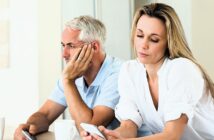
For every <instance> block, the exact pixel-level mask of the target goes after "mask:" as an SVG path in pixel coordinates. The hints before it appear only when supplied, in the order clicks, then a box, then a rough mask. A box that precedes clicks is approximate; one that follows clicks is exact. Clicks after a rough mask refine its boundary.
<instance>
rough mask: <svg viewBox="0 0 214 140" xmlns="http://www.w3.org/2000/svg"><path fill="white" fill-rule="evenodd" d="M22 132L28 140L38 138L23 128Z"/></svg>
mask: <svg viewBox="0 0 214 140" xmlns="http://www.w3.org/2000/svg"><path fill="white" fill-rule="evenodd" d="M22 134H23V135H24V136H25V137H26V138H27V140H36V137H35V136H33V135H31V134H30V133H29V132H28V131H26V130H22Z"/></svg>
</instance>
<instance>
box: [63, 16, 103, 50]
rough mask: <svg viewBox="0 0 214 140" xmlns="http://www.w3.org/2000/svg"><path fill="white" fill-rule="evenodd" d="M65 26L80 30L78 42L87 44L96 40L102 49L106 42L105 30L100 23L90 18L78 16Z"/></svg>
mask: <svg viewBox="0 0 214 140" xmlns="http://www.w3.org/2000/svg"><path fill="white" fill-rule="evenodd" d="M65 26H66V27H67V28H71V29H76V30H80V35H79V39H80V40H82V41H84V42H88V43H90V42H92V41H94V40H96V41H98V42H99V43H100V45H101V46H102V47H103V44H104V42H105V40H106V28H105V26H104V24H103V23H102V22H101V21H99V20H97V19H95V18H93V17H90V16H79V17H76V18H74V19H72V20H71V21H68V22H67V23H66V25H65Z"/></svg>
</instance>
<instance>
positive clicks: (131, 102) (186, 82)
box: [83, 3, 214, 140]
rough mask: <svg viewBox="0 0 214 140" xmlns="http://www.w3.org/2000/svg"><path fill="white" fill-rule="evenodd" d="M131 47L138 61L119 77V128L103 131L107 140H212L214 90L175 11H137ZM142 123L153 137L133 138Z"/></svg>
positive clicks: (150, 7) (155, 6)
mask: <svg viewBox="0 0 214 140" xmlns="http://www.w3.org/2000/svg"><path fill="white" fill-rule="evenodd" d="M132 44H133V47H134V49H135V51H136V54H137V59H136V60H131V61H128V62H126V63H125V64H124V65H123V67H122V69H121V72H120V76H119V93H120V101H119V103H118V105H117V107H116V110H115V114H116V117H117V118H118V119H119V120H120V122H121V125H120V127H119V128H117V129H115V130H114V131H110V130H107V129H105V128H104V127H100V130H101V131H102V132H103V133H104V134H105V135H106V136H107V138H108V139H128V138H133V139H139V140H178V139H182V140H202V139H206V140H208V139H209V140H211V139H212V140H213V139H214V117H213V116H214V103H213V98H214V85H213V82H212V80H211V79H210V77H209V76H208V75H207V74H206V72H205V71H204V70H203V68H202V67H201V66H200V65H199V64H198V63H197V61H196V60H195V58H194V57H193V55H192V52H191V51H190V49H189V47H188V44H187V41H186V39H185V36H184V32H183V28H182V25H181V23H180V21H179V18H178V16H177V15H176V13H175V11H174V10H173V8H171V7H170V6H168V5H165V4H161V3H155V4H149V5H146V6H143V7H142V8H141V9H139V10H138V11H137V12H136V14H135V17H134V21H133V26H132ZM143 123H145V124H146V125H147V127H148V128H149V129H150V130H151V132H152V135H150V136H146V137H139V138H134V137H136V136H137V130H138V129H139V128H140V126H141V125H142V124H143ZM83 135H84V138H85V139H100V138H99V137H98V136H96V135H94V136H87V133H83ZM133 139H132V140H133Z"/></svg>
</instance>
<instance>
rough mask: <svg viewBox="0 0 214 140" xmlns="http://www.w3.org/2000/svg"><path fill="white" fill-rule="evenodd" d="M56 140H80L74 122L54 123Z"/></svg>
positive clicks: (57, 121)
mask: <svg viewBox="0 0 214 140" xmlns="http://www.w3.org/2000/svg"><path fill="white" fill-rule="evenodd" d="M54 133H55V140H80V139H81V138H80V135H79V132H78V130H77V128H76V125H75V121H74V120H56V122H55V123H54Z"/></svg>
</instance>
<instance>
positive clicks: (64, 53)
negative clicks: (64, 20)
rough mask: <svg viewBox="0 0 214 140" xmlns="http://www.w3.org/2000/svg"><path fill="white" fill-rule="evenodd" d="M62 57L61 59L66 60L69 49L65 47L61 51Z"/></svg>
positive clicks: (68, 55)
mask: <svg viewBox="0 0 214 140" xmlns="http://www.w3.org/2000/svg"><path fill="white" fill-rule="evenodd" d="M62 57H63V58H68V57H70V49H69V47H67V46H65V47H64V48H63V50H62Z"/></svg>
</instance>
